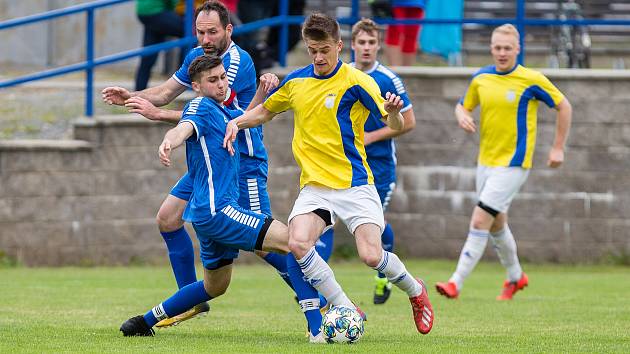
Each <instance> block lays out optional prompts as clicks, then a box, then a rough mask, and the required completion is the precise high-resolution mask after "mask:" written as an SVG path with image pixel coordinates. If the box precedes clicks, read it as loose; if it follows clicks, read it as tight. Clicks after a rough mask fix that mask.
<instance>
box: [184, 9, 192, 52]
mask: <svg viewBox="0 0 630 354" xmlns="http://www.w3.org/2000/svg"><path fill="white" fill-rule="evenodd" d="M194 3H195V0H186V12H185V15H184V26H185V27H184V36H185V37H186V38H189V37H192V36H193V35H195V33H193V15H194V14H195V8H194V6H193V4H194ZM192 47H193V44H188V45H186V46H185V47H182V50H184V49H185V51H186V52H188V51H189V50H190V49H192Z"/></svg>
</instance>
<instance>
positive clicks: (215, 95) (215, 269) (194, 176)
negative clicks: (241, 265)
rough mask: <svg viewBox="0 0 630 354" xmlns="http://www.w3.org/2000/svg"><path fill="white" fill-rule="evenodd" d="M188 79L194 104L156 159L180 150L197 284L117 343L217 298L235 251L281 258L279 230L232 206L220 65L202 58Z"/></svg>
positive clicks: (234, 161) (232, 157) (234, 165)
mask: <svg viewBox="0 0 630 354" xmlns="http://www.w3.org/2000/svg"><path fill="white" fill-rule="evenodd" d="M189 73H190V78H191V80H192V88H193V90H194V91H195V92H196V93H197V94H198V97H197V98H195V99H193V100H192V101H191V102H190V103H188V104H187V105H186V107H185V108H184V113H183V116H182V119H181V121H180V122H179V124H178V125H177V126H176V127H175V128H173V129H171V130H169V131H168V132H167V133H166V135H165V136H164V140H163V142H162V144H161V145H160V147H159V157H160V161H161V162H162V164H164V165H165V166H170V164H171V160H170V155H171V152H172V150H173V149H175V148H177V147H179V146H181V145H182V144H183V143H184V142H185V143H186V162H187V165H188V170H189V175H190V176H191V180H192V182H193V183H192V185H193V192H192V195H191V197H190V200H189V203H187V206H186V210H185V212H184V219H185V220H186V221H189V222H191V223H192V225H193V227H194V229H195V232H196V234H197V238H198V239H199V244H200V248H201V250H200V254H201V261H202V263H203V267H204V280H202V281H195V282H192V283H190V284H188V285H186V286H184V287H182V288H180V289H179V291H177V292H176V293H175V294H174V295H173V296H171V297H170V298H169V299H167V300H165V301H164V302H162V303H160V304H159V305H157V306H155V307H154V308H153V309H151V310H149V311H148V312H147V313H146V314H145V315H144V316H143V315H140V316H135V317H132V318H130V319H129V320H127V321H125V322H124V323H123V324H122V326H121V327H120V330H121V331H122V332H123V335H125V336H150V335H153V333H154V332H153V330H152V327H153V326H154V325H156V324H157V323H158V321H161V320H166V319H168V318H171V317H174V316H176V315H179V314H181V313H183V312H184V311H186V310H188V309H190V308H192V307H193V306H195V305H197V304H199V303H205V302H207V301H209V300H211V299H213V298H216V297H218V296H221V295H223V294H224V293H225V291H226V290H227V288H228V286H229V284H230V279H231V274H232V263H233V260H234V259H235V258H236V257H238V251H239V249H242V250H247V251H254V250H265V251H268V252H279V253H284V254H286V252H287V251H288V247H287V243H288V229H287V227H286V225H284V224H282V223H281V222H279V221H276V220H274V219H273V218H272V217H271V216H269V215H265V214H261V213H258V212H254V211H251V210H248V209H245V208H242V207H241V206H240V205H239V203H238V201H237V199H238V183H239V173H240V172H239V166H238V165H239V156H238V154H233V153H229V152H228V151H226V150H225V149H224V148H223V139H224V133H225V130H226V127H227V123H228V121H229V119H230V118H232V114H231V112H229V111H228V110H227V109H226V108H225V106H224V105H223V99H224V98H225V94H226V92H227V91H228V90H229V86H228V76H227V74H226V71H225V69H224V68H223V65H222V60H221V58H220V57H218V56H216V55H202V56H200V57H198V58H196V59H195V60H193V62H192V63H191V64H190V67H189ZM237 150H238V146H237Z"/></svg>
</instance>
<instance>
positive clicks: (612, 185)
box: [397, 166, 630, 194]
mask: <svg viewBox="0 0 630 354" xmlns="http://www.w3.org/2000/svg"><path fill="white" fill-rule="evenodd" d="M397 174H398V188H400V189H402V190H404V191H405V192H422V191H437V192H456V191H460V192H474V191H475V175H476V169H475V168H474V167H472V168H462V167H457V166H421V167H416V166H399V167H398V168H397ZM629 188H630V177H629V176H627V173H624V172H613V173H611V172H609V171H593V172H584V171H572V170H568V169H559V170H552V169H533V170H532V171H531V172H530V175H529V178H528V179H527V182H526V183H525V185H524V186H523V188H522V189H521V191H522V192H523V193H547V192H549V191H551V192H552V193H564V194H566V193H580V192H586V193H598V194H608V193H623V192H624V191H627V190H628V189H629Z"/></svg>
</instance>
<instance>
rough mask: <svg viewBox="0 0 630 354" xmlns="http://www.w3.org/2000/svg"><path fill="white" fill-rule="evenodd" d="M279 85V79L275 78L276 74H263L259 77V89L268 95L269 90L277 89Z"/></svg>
mask: <svg viewBox="0 0 630 354" xmlns="http://www.w3.org/2000/svg"><path fill="white" fill-rule="evenodd" d="M279 84H280V79H278V77H277V76H276V74H272V73H265V74H262V75H261V76H260V87H261V88H262V90H263V92H264V93H269V92H271V90H273V89H275V88H276V87H278V85H279Z"/></svg>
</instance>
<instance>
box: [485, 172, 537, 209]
mask: <svg viewBox="0 0 630 354" xmlns="http://www.w3.org/2000/svg"><path fill="white" fill-rule="evenodd" d="M527 176H529V169H525V168H522V167H487V166H482V165H479V166H477V199H478V200H479V201H480V202H482V203H484V204H485V205H487V206H489V207H490V208H492V209H494V210H496V211H499V212H501V213H505V212H507V211H508V209H509V208H510V203H512V199H514V197H515V196H516V193H518V191H519V189H521V186H522V185H523V183H525V181H526V180H527Z"/></svg>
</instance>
